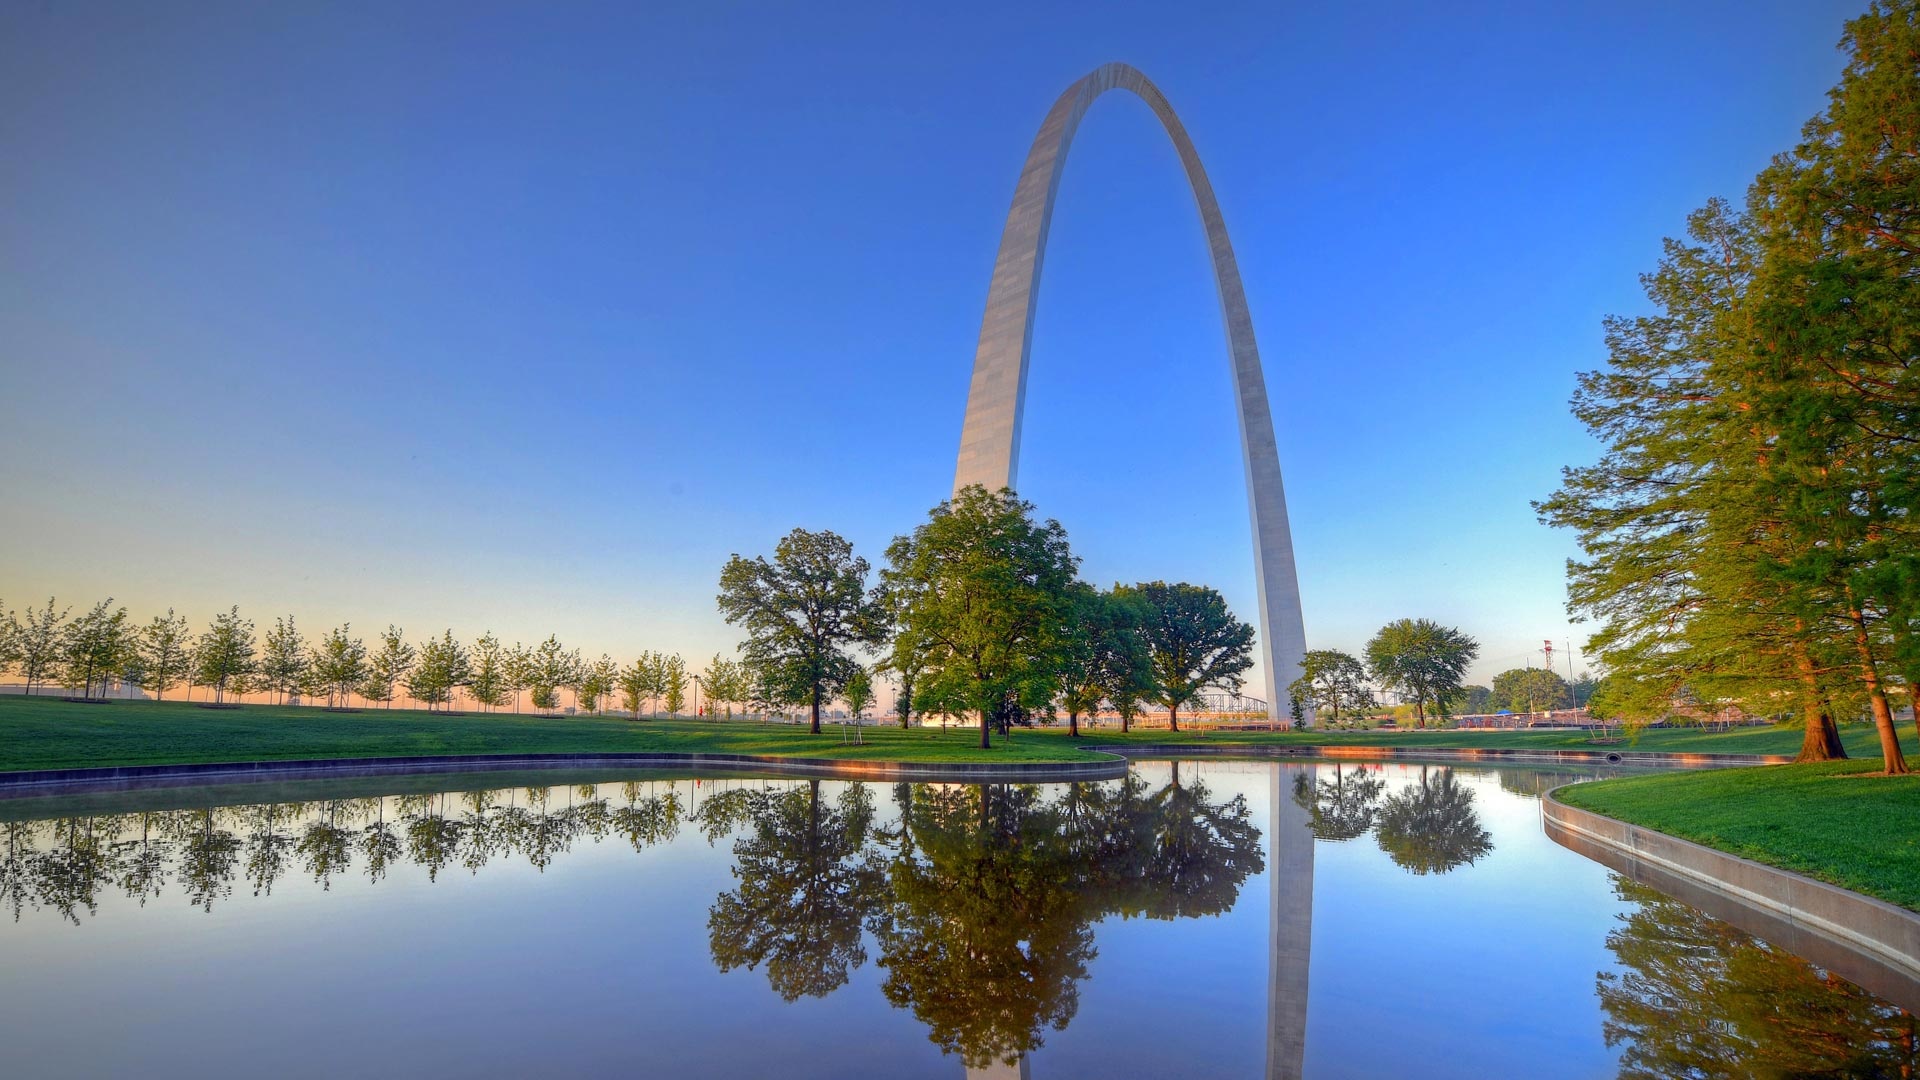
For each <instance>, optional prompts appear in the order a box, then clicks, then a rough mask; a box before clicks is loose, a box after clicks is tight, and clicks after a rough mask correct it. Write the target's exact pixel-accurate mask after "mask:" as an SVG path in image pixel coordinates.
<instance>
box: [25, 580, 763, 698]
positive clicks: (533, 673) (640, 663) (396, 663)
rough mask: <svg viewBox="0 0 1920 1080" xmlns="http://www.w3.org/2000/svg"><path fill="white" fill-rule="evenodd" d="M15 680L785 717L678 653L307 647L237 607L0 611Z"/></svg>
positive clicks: (402, 639) (104, 604) (343, 629)
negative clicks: (736, 710) (707, 708)
mask: <svg viewBox="0 0 1920 1080" xmlns="http://www.w3.org/2000/svg"><path fill="white" fill-rule="evenodd" d="M7 671H12V672H14V673H16V674H17V675H18V676H19V677H20V678H21V680H22V681H23V682H24V683H25V689H26V692H27V693H29V694H32V693H35V692H36V691H38V690H40V689H44V688H45V687H47V686H49V685H59V686H62V687H65V688H67V689H69V690H73V691H77V692H78V693H79V695H80V696H82V697H85V698H96V697H98V698H104V697H105V695H106V694H107V693H108V692H109V690H110V689H111V688H112V687H113V686H114V685H115V684H116V683H117V684H120V685H125V686H133V687H137V688H139V689H141V690H144V691H147V692H150V693H152V694H153V695H154V697H155V698H157V699H159V700H165V699H166V696H167V694H168V693H170V692H172V691H173V690H175V689H176V688H178V687H180V686H182V685H186V686H197V687H204V688H205V689H206V690H208V691H209V693H210V694H211V696H212V699H213V702H214V703H215V704H226V703H229V701H230V699H231V698H235V697H240V696H243V695H246V694H255V693H264V694H267V695H269V698H270V699H271V700H275V701H278V702H280V703H290V702H292V701H294V700H295V699H302V700H306V701H309V702H324V703H325V705H326V706H327V707H329V708H348V707H351V706H352V704H353V699H354V698H355V697H358V698H359V699H360V700H361V701H362V703H365V704H369V705H384V706H386V707H389V708H391V707H392V705H393V702H394V701H395V700H396V699H398V698H399V697H400V696H401V695H402V693H404V694H405V696H406V697H407V698H410V699H412V700H413V701H417V702H419V703H421V704H423V705H425V706H426V707H427V708H428V709H429V710H433V709H436V708H451V707H452V705H453V703H454V702H455V701H456V700H457V696H458V695H461V694H464V695H465V696H466V697H467V698H469V699H470V700H471V701H472V702H473V703H474V704H476V705H478V706H479V707H481V708H482V709H485V710H488V711H492V710H494V709H501V708H506V707H507V706H509V705H511V706H512V708H513V710H514V711H515V712H518V711H520V708H521V702H522V700H523V695H524V696H525V700H526V701H527V702H528V703H529V704H531V706H532V707H533V708H534V709H535V710H538V711H541V712H550V711H552V710H555V709H558V708H560V705H561V692H562V691H566V692H568V693H570V694H571V695H572V697H573V704H574V707H575V708H576V709H579V710H582V711H586V712H598V711H601V710H602V709H603V708H605V707H609V706H611V704H612V703H613V702H614V701H615V700H616V695H617V700H618V702H619V705H620V707H621V709H622V710H623V711H625V712H628V713H631V714H633V715H634V716H635V717H636V718H638V717H640V715H641V714H642V712H643V711H646V710H657V709H661V708H664V709H665V710H666V711H667V712H668V713H670V714H672V715H676V716H677V715H678V714H679V713H680V711H681V710H682V709H684V708H686V707H687V693H688V690H689V688H690V684H697V686H698V689H700V690H702V691H704V692H705V694H706V697H707V700H709V701H710V702H713V703H714V704H715V705H718V706H724V707H725V708H726V710H727V712H728V714H729V715H731V713H732V708H733V706H734V705H736V704H737V705H741V706H745V707H748V708H755V709H758V710H759V711H762V712H766V711H770V710H771V709H773V708H776V707H778V706H777V704H776V703H775V702H774V701H773V700H772V699H771V698H769V697H768V696H767V695H766V693H765V690H766V685H765V683H766V680H764V679H759V678H756V676H755V672H754V671H753V669H752V668H751V667H750V666H749V665H747V664H744V663H741V662H739V661H735V660H731V659H727V658H725V657H720V656H715V657H714V658H713V659H712V660H711V661H709V662H708V664H707V668H706V670H705V671H704V672H701V673H697V674H696V673H693V672H691V671H689V670H688V667H687V663H686V661H685V660H684V659H682V658H681V657H680V655H679V654H677V653H661V652H643V653H641V654H640V655H639V656H638V657H636V658H635V659H634V660H633V661H631V662H630V663H628V664H626V665H624V666H622V665H621V664H619V663H618V662H616V661H615V660H614V659H613V658H612V657H611V656H609V655H606V654H602V655H601V656H600V657H599V658H598V659H594V660H588V659H585V658H584V657H582V656H581V654H580V650H578V649H569V648H566V647H565V646H563V645H561V644H560V641H559V639H558V638H557V637H548V638H547V639H546V640H545V641H542V642H540V643H538V644H536V645H532V646H527V645H521V644H518V643H515V644H511V645H509V644H505V643H503V642H502V641H501V640H500V639H499V638H497V637H495V636H494V635H493V634H492V633H486V634H482V635H481V636H480V637H479V639H477V640H475V641H474V642H472V643H471V644H469V643H466V642H463V641H461V640H459V639H457V638H455V637H454V636H453V631H451V630H446V631H443V632H442V633H441V634H439V635H438V636H429V637H427V638H426V639H425V640H423V641H420V642H418V643H415V642H411V641H408V640H407V638H406V636H405V634H404V633H403V632H402V631H401V630H400V628H399V627H396V626H391V625H390V626H388V627H387V629H386V630H385V631H383V632H382V633H380V634H379V635H378V636H377V637H376V638H375V639H374V641H373V642H371V643H369V642H367V641H366V640H365V639H363V638H361V637H358V636H356V635H355V634H354V633H353V628H352V626H351V624H346V623H343V624H341V625H340V626H337V627H335V628H333V629H332V630H329V631H327V632H326V633H325V634H323V635H322V636H321V637H320V638H319V640H317V641H312V642H309V641H308V640H307V639H306V638H304V637H303V636H302V635H301V633H300V630H299V628H298V627H297V625H296V624H295V621H294V617H293V616H291V615H288V616H286V617H284V618H278V619H275V620H274V622H273V625H272V626H271V627H269V628H268V629H267V631H266V633H265V634H258V633H256V630H255V626H254V623H253V620H251V619H247V618H244V617H242V616H241V614H240V610H239V608H237V607H235V608H229V609H228V610H226V611H224V612H221V613H220V614H217V615H215V616H214V617H213V619H212V620H211V621H210V622H209V623H208V624H207V626H206V628H205V629H203V630H201V631H200V632H198V633H197V634H196V633H195V632H194V630H193V628H192V626H191V625H190V624H189V623H188V622H187V620H186V618H185V617H184V616H181V615H176V614H175V613H174V611H173V609H171V608H169V609H167V613H166V614H164V615H156V616H154V617H153V619H152V620H150V621H149V622H147V623H145V624H136V623H134V622H132V621H131V620H129V618H128V616H127V609H126V608H125V607H116V606H115V605H114V603H113V601H112V599H111V598H109V599H107V600H103V601H101V602H99V603H97V604H95V605H94V606H93V607H92V608H90V609H88V610H87V611H85V612H84V613H82V614H80V615H77V616H76V615H73V614H72V610H71V609H70V608H62V607H60V606H59V604H58V602H57V601H56V600H54V599H53V598H49V599H48V600H47V603H46V605H45V606H44V607H39V608H30V609H28V610H27V611H26V612H25V613H24V614H22V613H18V612H12V611H5V610H4V607H0V673H5V672H7Z"/></svg>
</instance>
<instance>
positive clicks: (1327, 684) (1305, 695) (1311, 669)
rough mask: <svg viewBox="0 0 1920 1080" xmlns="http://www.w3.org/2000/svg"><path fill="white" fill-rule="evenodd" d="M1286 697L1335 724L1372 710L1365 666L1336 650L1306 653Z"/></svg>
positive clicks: (1371, 698)
mask: <svg viewBox="0 0 1920 1080" xmlns="http://www.w3.org/2000/svg"><path fill="white" fill-rule="evenodd" d="M1287 693H1288V694H1290V695H1291V696H1292V698H1293V700H1294V701H1297V702H1300V703H1301V704H1303V705H1305V706H1306V707H1308V708H1311V709H1313V710H1315V711H1316V712H1322V711H1324V712H1325V713H1326V714H1327V715H1326V719H1328V720H1332V721H1334V722H1336V723H1337V722H1338V721H1339V720H1340V718H1341V717H1342V716H1351V715H1354V714H1356V713H1364V712H1366V711H1367V710H1370V709H1372V708H1373V688H1372V687H1371V686H1369V685H1368V683H1367V666H1366V665H1365V664H1363V663H1361V662H1360V660H1359V658H1357V657H1355V656H1353V655H1352V654H1351V653H1346V652H1342V651H1341V650H1339V649H1310V650H1308V651H1307V655H1306V656H1305V657H1303V658H1302V659H1301V661H1300V677H1299V678H1297V679H1295V680H1294V681H1293V685H1291V686H1289V687H1287Z"/></svg>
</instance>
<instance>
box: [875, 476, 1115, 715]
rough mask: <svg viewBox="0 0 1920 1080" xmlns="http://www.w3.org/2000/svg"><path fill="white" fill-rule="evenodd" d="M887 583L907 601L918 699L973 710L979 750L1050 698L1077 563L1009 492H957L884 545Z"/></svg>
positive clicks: (1054, 528)
mask: <svg viewBox="0 0 1920 1080" xmlns="http://www.w3.org/2000/svg"><path fill="white" fill-rule="evenodd" d="M887 563H888V566H887V569H886V571H885V572H884V574H883V575H882V576H883V579H884V580H885V583H886V587H887V588H888V589H890V590H897V591H899V592H901V593H902V594H904V595H906V596H908V597H910V598H911V599H910V602H909V603H908V604H907V606H906V608H905V610H904V611H903V612H902V613H901V616H900V625H901V632H902V633H906V634H910V635H912V637H913V639H914V640H915V641H916V642H918V643H919V644H920V645H921V646H923V647H924V648H925V660H926V671H925V674H924V675H923V676H922V678H921V680H920V681H921V687H922V689H921V693H922V694H924V697H925V700H926V701H928V702H930V703H931V704H932V706H933V707H934V708H937V709H939V710H941V711H948V712H974V713H977V714H978V716H979V719H980V746H981V748H982V749H985V748H987V747H989V746H990V745H992V744H991V739H990V735H989V732H990V731H991V729H992V727H993V725H994V724H995V723H1001V724H1004V723H1005V722H1006V721H1007V720H1009V719H1010V718H1011V717H1012V716H1013V715H1015V714H1016V713H1017V712H1019V711H1021V710H1036V709H1042V708H1045V707H1046V706H1047V705H1048V704H1049V703H1051V702H1052V701H1053V698H1054V694H1055V692H1056V690H1057V688H1058V685H1059V679H1058V674H1059V671H1060V666H1061V659H1062V654H1063V651H1064V648H1065V643H1066V642H1065V638H1066V634H1065V631H1066V628H1067V627H1068V626H1069V625H1070V622H1071V619H1072V597H1071V594H1070V588H1069V587H1070V586H1071V584H1072V583H1073V581H1074V574H1075V571H1076V570H1077V569H1078V563H1079V561H1078V560H1077V559H1075V558H1074V556H1073V551H1072V549H1071V548H1069V547H1068V545H1067V533H1066V530H1065V529H1063V528H1061V527H1060V523H1059V522H1057V521H1053V520H1047V521H1045V522H1039V521H1035V520H1034V516H1033V505H1032V504H1031V503H1028V502H1025V501H1022V500H1021V499H1020V498H1019V497H1018V496H1016V495H1015V494H1014V493H1013V492H1012V491H1011V490H1008V489H1005V488H1003V489H1001V490H1000V491H998V492H991V493H990V492H988V491H987V490H986V489H985V488H982V487H980V486H979V485H972V486H969V487H967V488H964V489H962V490H961V491H960V493H959V494H957V495H955V496H954V497H953V498H952V499H950V500H948V501H947V502H943V503H941V504H940V505H939V506H936V507H934V509H933V511H932V512H931V513H930V514H928V516H927V520H926V521H925V522H924V523H922V524H921V525H920V526H919V527H918V528H916V529H915V530H914V531H913V533H912V535H910V536H901V537H897V538H895V540H894V541H893V543H892V544H890V545H889V546H888V547H887Z"/></svg>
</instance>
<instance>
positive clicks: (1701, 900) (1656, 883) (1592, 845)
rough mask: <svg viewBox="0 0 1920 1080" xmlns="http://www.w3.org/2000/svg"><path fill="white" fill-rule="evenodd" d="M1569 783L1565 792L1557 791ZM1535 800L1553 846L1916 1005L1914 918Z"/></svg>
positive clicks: (1919, 930) (1836, 889)
mask: <svg viewBox="0 0 1920 1080" xmlns="http://www.w3.org/2000/svg"><path fill="white" fill-rule="evenodd" d="M1562 786H1563V787H1564V786H1568V785H1562ZM1559 792H1560V788H1554V789H1553V790H1551V791H1549V792H1547V793H1546V795H1545V797H1543V798H1542V799H1541V801H1540V819H1541V826H1542V828H1543V829H1544V830H1545V832H1546V834H1547V837H1548V838H1549V839H1551V840H1553V841H1554V842H1555V843H1557V844H1559V845H1560V846H1562V847H1564V848H1567V849H1569V850H1571V851H1574V852H1577V853H1579V854H1581V855H1585V856H1587V857H1588V858H1591V859H1593V860H1594V861H1596V862H1599V863H1601V864H1602V865H1604V866H1607V867H1609V868H1610V869H1613V870H1615V871H1618V872H1620V873H1622V874H1624V875H1626V876H1627V877H1629V878H1631V879H1633V880H1635V881H1638V882H1641V883H1643V884H1646V885H1651V886H1653V887H1654V888H1656V889H1659V890H1660V891H1662V892H1666V893H1668V894H1669V895H1673V896H1674V897H1675V898H1676V899H1678V900H1682V901H1684V902H1686V903H1688V904H1691V905H1693V906H1694V907H1697V908H1700V909H1701V910H1703V911H1705V912H1706V913H1707V914H1709V915H1712V916H1714V917H1715V918H1718V919H1720V920H1722V921H1723V922H1728V923H1731V924H1733V925H1734V926H1736V927H1739V928H1740V929H1742V930H1744V931H1747V932H1748V933H1752V934H1754V935H1755V936H1757V937H1760V938H1763V939H1765V940H1767V941H1769V942H1772V943H1774V944H1776V945H1779V946H1781V947H1782V948H1785V949H1788V950H1789V951H1791V952H1794V953H1796V954H1798V955H1799V956H1801V957H1803V958H1804V959H1807V960H1809V961H1811V962H1813V963H1815V964H1818V965H1819V966H1821V967H1824V968H1826V969H1828V970H1830V971H1833V972H1835V973H1837V974H1839V975H1840V976H1842V977H1843V978H1846V979H1848V980H1849V981H1851V982H1853V983H1855V984H1857V985H1859V986H1862V987H1864V988H1866V989H1868V990H1871V991H1873V992H1874V993H1876V994H1879V995H1880V996H1881V997H1884V998H1886V999H1888V1000H1890V1001H1893V1002H1896V1003H1898V1004H1900V1005H1901V1006H1902V1007H1904V1008H1908V1009H1913V1008H1916V1007H1920V913H1916V912H1912V911H1909V910H1907V909H1906V908H1903V907H1900V906H1898V905H1896V904H1891V903H1888V902H1887V901H1885V900H1881V899H1878V898H1876V897H1872V896H1868V895H1866V894H1864V893H1858V892H1854V891H1853V890H1851V889H1846V888H1842V887H1840V886H1838V885H1830V884H1828V883H1826V882H1824V881H1818V880H1815V879H1814V878H1810V877H1807V876H1806V875H1804V874H1797V873H1794V872H1793V871H1791V870H1782V869H1780V868H1778V867H1774V866H1768V865H1766V864H1765V863H1760V862H1755V861H1754V860H1752V859H1744V858H1741V857H1740V856H1738V855H1731V854H1728V853H1727V852H1724V851H1719V850H1717V849H1715V848H1710V847H1707V846H1706V845H1704V844H1696V843H1694V842H1693V841H1691V840H1682V839H1680V838H1679V837H1677V836H1673V835H1670V834H1668V833H1663V832H1660V831H1659V830H1657V829H1649V828H1646V827H1644V826H1640V825H1633V824H1629V823H1628V822H1625V821H1621V820H1620V819H1618V818H1611V817H1608V816H1606V815H1605V814H1597V813H1594V812H1593V811H1591V810H1582V809H1580V808H1578V807H1574V806H1569V805H1567V804H1566V803H1564V802H1561V801H1560V799H1559V798H1558V795H1559Z"/></svg>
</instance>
